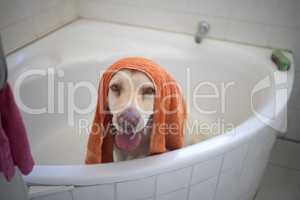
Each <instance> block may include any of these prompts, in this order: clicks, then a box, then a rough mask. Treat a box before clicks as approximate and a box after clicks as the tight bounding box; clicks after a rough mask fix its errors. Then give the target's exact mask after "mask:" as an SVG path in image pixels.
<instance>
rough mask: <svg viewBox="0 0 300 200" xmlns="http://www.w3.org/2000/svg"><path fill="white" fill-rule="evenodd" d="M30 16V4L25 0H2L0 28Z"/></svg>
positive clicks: (0, 2) (0, 5)
mask: <svg viewBox="0 0 300 200" xmlns="http://www.w3.org/2000/svg"><path fill="white" fill-rule="evenodd" d="M29 16H30V5H29V4H27V2H26V1H24V0H1V1H0V29H2V28H4V27H5V26H8V25H11V24H13V23H17V22H18V21H19V20H22V19H24V18H27V17H29Z"/></svg>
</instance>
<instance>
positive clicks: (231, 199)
mask: <svg viewBox="0 0 300 200" xmlns="http://www.w3.org/2000/svg"><path fill="white" fill-rule="evenodd" d="M239 180H240V173H239V172H237V171H235V170H230V171H227V172H223V173H222V174H221V175H220V178H219V183H218V187H217V192H216V197H215V199H216V200H238V199H239V196H240V192H241V191H240V190H239Z"/></svg>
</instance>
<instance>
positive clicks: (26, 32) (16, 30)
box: [1, 18, 36, 52]
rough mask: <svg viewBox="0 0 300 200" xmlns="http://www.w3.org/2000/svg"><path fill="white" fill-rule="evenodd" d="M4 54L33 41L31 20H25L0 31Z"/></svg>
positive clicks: (33, 34)
mask: <svg viewBox="0 0 300 200" xmlns="http://www.w3.org/2000/svg"><path fill="white" fill-rule="evenodd" d="M1 36H2V40H3V46H4V47H3V48H4V51H5V52H9V51H12V50H14V49H16V48H17V47H20V46H22V45H24V44H25V43H27V42H28V41H31V40H33V39H35V37H36V36H35V33H34V26H33V20H32V19H31V18H27V19H24V20H21V21H19V22H17V23H15V24H13V25H11V26H8V27H6V28H4V29H2V30H1Z"/></svg>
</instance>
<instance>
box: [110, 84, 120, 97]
mask: <svg viewBox="0 0 300 200" xmlns="http://www.w3.org/2000/svg"><path fill="white" fill-rule="evenodd" d="M109 88H110V90H111V91H112V92H114V93H116V94H117V95H120V93H121V90H122V88H121V86H120V85H118V84H112V85H111V86H110V87H109Z"/></svg>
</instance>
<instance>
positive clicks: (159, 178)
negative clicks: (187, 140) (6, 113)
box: [8, 20, 294, 200]
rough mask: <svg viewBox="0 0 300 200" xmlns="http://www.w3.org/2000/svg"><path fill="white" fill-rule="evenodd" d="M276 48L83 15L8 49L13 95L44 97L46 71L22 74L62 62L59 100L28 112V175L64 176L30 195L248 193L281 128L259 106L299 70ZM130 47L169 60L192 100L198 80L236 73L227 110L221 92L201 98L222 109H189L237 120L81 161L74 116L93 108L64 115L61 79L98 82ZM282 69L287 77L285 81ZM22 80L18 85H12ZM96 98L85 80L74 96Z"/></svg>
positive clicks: (280, 106) (41, 178) (35, 102)
mask: <svg viewBox="0 0 300 200" xmlns="http://www.w3.org/2000/svg"><path fill="white" fill-rule="evenodd" d="M270 53H271V50H270V49H264V48H258V47H252V46H246V45H241V44H234V43H229V42H222V41H215V40H210V39H204V40H203V42H202V43H201V44H195V43H194V41H193V37H192V36H188V35H181V34H175V33H167V32H160V31H156V30H148V29H142V28H135V27H130V26H121V25H116V24H109V23H100V22H94V21H87V20H79V21H77V22H75V23H73V24H71V25H69V26H66V27H64V28H62V29H60V30H58V31H56V32H54V33H52V34H50V35H49V36H47V37H45V38H43V39H41V40H39V41H37V42H35V43H33V44H32V45H29V46H28V47H26V48H24V49H22V50H20V51H18V52H16V53H14V54H12V55H10V56H9V57H8V64H9V70H10V82H11V84H12V85H14V86H15V95H16V98H17V100H18V99H19V96H20V98H21V100H22V102H23V103H24V104H25V105H27V106H30V107H32V108H42V107H46V106H47V93H46V92H47V91H48V90H51V87H50V88H49V87H48V86H47V79H46V77H45V76H44V75H36V76H31V77H29V78H27V79H25V80H24V81H22V80H20V75H21V74H23V75H24V73H23V72H26V71H28V70H31V69H38V70H42V71H36V72H39V73H41V72H43V70H47V68H49V67H53V68H55V72H58V71H59V70H63V72H64V74H63V75H62V74H61V72H58V73H60V74H59V75H57V76H56V77H55V85H54V94H55V95H54V96H55V98H54V99H55V103H54V104H53V105H49V106H47V110H48V111H49V112H51V110H52V109H54V110H53V111H54V113H53V114H49V113H44V114H38V115H34V114H28V113H26V112H23V116H24V120H25V123H26V126H27V128H28V133H29V139H30V142H31V147H32V152H33V155H34V158H35V161H36V163H37V165H36V166H35V168H34V170H33V172H32V173H31V174H30V175H29V176H26V177H24V178H25V181H26V182H27V183H28V185H30V186H39V185H43V186H59V187H55V188H56V189H54V190H53V191H52V192H50V193H45V194H46V196H43V193H42V195H33V198H34V199H39V198H43V199H76V200H77V199H98V200H99V199H103V200H110V199H117V200H119V199H121V200H127V199H128V200H135V199H136V200H143V199H145V200H146V199H149V200H150V199H159V200H165V199H178V200H183V199H189V200H194V199H204V200H211V199H215V200H219V199H222V200H250V199H252V198H253V197H254V195H255V192H256V190H257V187H258V185H259V182H260V179H261V176H262V174H263V172H264V168H265V166H266V163H267V162H268V158H269V153H270V150H271V149H272V146H273V143H274V140H275V137H276V134H277V133H276V130H274V129H273V128H271V127H270V126H268V125H267V124H266V123H264V122H263V120H262V119H261V118H260V117H258V115H259V114H262V113H263V114H268V113H270V111H272V109H271V108H272V106H274V97H275V95H274V94H275V93H274V91H275V89H276V88H277V89H278V88H284V89H286V90H285V91H286V95H287V97H289V94H290V92H291V87H292V83H293V77H294V72H293V66H292V68H291V70H289V71H288V72H277V70H276V68H275V67H274V65H273V63H272V62H271V61H270ZM287 55H288V56H289V57H290V58H291V59H292V56H291V55H290V54H288V53H287ZM125 56H144V57H147V58H150V59H152V60H154V61H156V62H157V63H159V64H161V65H162V66H164V67H165V68H166V69H167V70H168V71H169V72H170V73H171V74H173V76H174V77H175V78H176V79H177V80H178V82H179V83H180V84H181V85H183V87H184V88H183V92H184V94H185V96H186V98H187V102H188V103H189V105H191V104H192V100H191V99H189V98H188V97H189V96H190V95H191V94H189V92H190V91H192V89H191V88H195V87H196V84H198V83H199V82H203V81H210V82H213V83H215V84H217V87H221V85H220V84H221V83H228V82H230V81H233V82H234V85H233V86H232V87H231V89H230V90H229V91H230V92H228V93H227V94H228V95H226V105H225V106H226V112H224V113H222V111H221V108H220V107H218V106H220V104H219V103H220V102H215V99H212V100H208V99H206V100H204V101H203V102H200V103H201V105H207V107H205V109H210V108H211V107H212V106H217V110H218V112H217V113H216V114H209V115H197V113H196V112H195V107H193V106H190V113H192V114H191V115H193V118H197V117H199V119H201V120H204V121H205V120H207V121H209V122H211V121H214V120H215V119H216V118H218V117H221V118H222V119H224V120H225V123H232V124H233V125H234V126H235V129H234V130H233V131H227V132H226V133H224V134H222V135H219V136H216V137H213V138H211V139H209V140H206V141H204V142H201V143H198V144H195V145H191V146H188V147H185V148H183V149H180V150H176V151H172V152H168V153H165V154H162V155H157V156H151V157H147V158H144V159H137V160H132V161H126V162H119V163H111V164H100V165H88V166H87V165H84V156H85V148H86V140H87V134H79V131H78V126H76V124H77V122H78V121H77V120H78V119H87V120H89V121H90V120H91V117H92V114H93V112H94V108H92V109H91V110H90V111H89V112H87V113H85V114H75V115H74V119H75V121H74V122H75V127H71V126H68V125H67V124H68V123H70V121H68V119H69V118H68V116H67V115H66V114H63V113H62V114H59V113H57V110H58V109H61V110H66V109H67V108H66V107H67V104H66V105H65V108H64V109H63V108H61V107H60V108H59V106H62V105H63V104H64V103H66V101H67V100H65V101H60V100H58V98H57V97H56V96H57V90H58V87H59V86H58V84H59V83H58V82H60V83H61V84H64V86H66V87H67V84H68V83H69V82H73V83H75V84H76V83H78V82H80V81H83V80H88V81H91V83H92V85H94V87H95V88H97V87H98V85H97V84H98V80H99V73H100V72H101V70H104V69H105V68H106V67H107V66H109V65H110V64H111V63H112V62H114V61H116V60H117V59H118V58H122V57H125ZM274 72H275V73H276V72H277V74H276V77H277V79H278V80H279V83H280V84H279V85H278V84H277V85H276V84H274V81H273V79H274V76H273V75H274ZM187 74H189V75H187ZM266 77H270V80H271V81H270V82H269V83H270V84H271V85H270V87H268V88H267V89H264V90H262V91H260V92H259V91H258V92H256V93H255V95H254V98H253V102H252V103H253V105H254V110H255V111H257V112H258V114H257V113H256V114H255V113H254V112H253V110H252V109H251V98H250V97H251V91H254V90H255V88H256V89H260V88H263V87H260V86H261V84H258V83H260V81H261V80H266V79H265V78H266ZM278 77H279V78H278ZM285 78H286V81H282V80H284V79H285ZM261 83H262V85H264V83H265V82H264V81H262V82H261ZM187 84H190V85H187ZM18 85H20V87H21V88H20V95H19V93H18V92H17V90H16V88H17V87H18ZM257 85H258V86H257ZM187 88H189V89H187ZM66 90H67V89H66ZM65 97H67V94H66V93H65ZM95 99H96V96H92V97H91V96H89V95H88V93H87V91H86V90H78V92H77V93H76V94H75V99H74V101H75V103H76V105H79V106H82V107H84V106H86V105H87V104H88V103H89V102H90V101H91V100H95ZM71 100H72V99H71ZM286 102H287V99H280V98H279V99H278V98H277V102H276V108H277V111H278V112H277V114H276V116H275V121H271V122H270V124H271V125H272V126H275V127H276V128H283V127H284V126H283V125H282V124H284V121H282V117H281V116H282V115H283V114H284V109H285V107H286ZM19 104H20V101H19ZM20 106H22V105H20ZM51 106H54V107H51ZM278 125H280V126H278ZM64 186H68V187H64ZM70 186H71V187H70ZM33 188H34V187H33ZM63 188H67V189H63Z"/></svg>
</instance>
